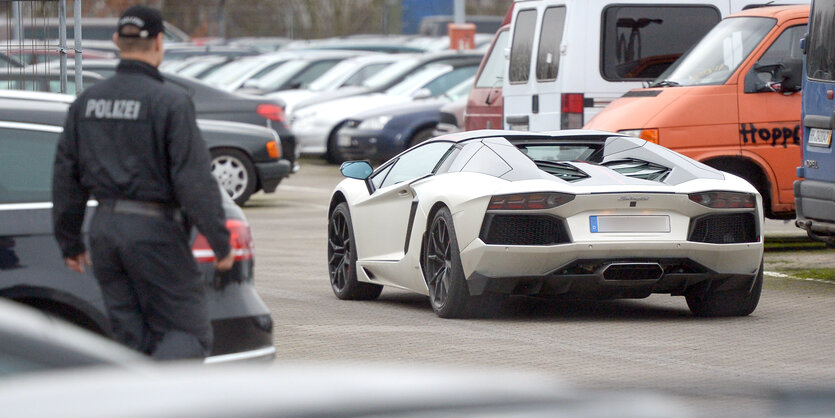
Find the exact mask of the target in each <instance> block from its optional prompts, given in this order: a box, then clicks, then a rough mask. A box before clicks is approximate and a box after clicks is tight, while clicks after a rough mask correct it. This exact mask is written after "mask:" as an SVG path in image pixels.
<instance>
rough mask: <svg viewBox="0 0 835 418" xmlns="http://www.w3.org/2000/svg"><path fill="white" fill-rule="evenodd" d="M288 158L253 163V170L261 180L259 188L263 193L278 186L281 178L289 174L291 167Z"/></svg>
mask: <svg viewBox="0 0 835 418" xmlns="http://www.w3.org/2000/svg"><path fill="white" fill-rule="evenodd" d="M292 164H293V163H292V162H290V160H285V159H281V160H278V161H271V162H268V163H255V171H257V172H258V178H259V179H260V180H261V189H262V190H263V191H264V193H272V192H274V191H275V188H276V187H278V183H280V182H281V179H283V178H284V177H287V176H289V175H290V171H291V169H292Z"/></svg>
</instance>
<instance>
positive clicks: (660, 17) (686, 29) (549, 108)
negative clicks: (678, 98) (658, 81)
mask: <svg viewBox="0 0 835 418" xmlns="http://www.w3.org/2000/svg"><path fill="white" fill-rule="evenodd" d="M766 3H780V4H808V3H809V0H800V1H798V0H794V1H793V0H778V1H777V2H768V1H763V0H664V1H656V0H516V1H515V3H514V8H513V17H512V21H511V27H510V33H511V39H510V47H509V49H508V51H507V54H506V55H507V58H508V59H507V60H506V61H507V63H506V64H507V71H506V73H505V74H506V76H505V77H504V80H503V81H502V90H503V91H502V94H503V96H504V123H503V125H504V128H505V129H512V130H530V131H551V130H557V129H573V128H581V127H582V126H583V125H584V123H585V122H586V121H588V120H590V119H591V118H592V116H594V115H596V114H597V113H598V112H599V111H600V110H601V109H603V108H604V107H605V106H606V105H607V104H609V103H610V102H612V101H613V100H614V99H616V98H618V97H620V96H622V95H623V94H624V93H626V92H627V91H629V90H631V89H635V88H640V87H642V86H643V83H644V82H648V81H652V80H654V79H655V78H656V77H657V76H658V75H660V74H661V73H662V72H663V71H664V70H665V69H666V68H667V67H668V66H669V65H670V64H672V63H673V62H674V61H675V60H676V59H677V58H678V57H679V56H680V55H681V54H682V53H684V52H685V51H686V50H687V49H688V48H690V47H691V46H692V45H694V44H695V43H696V42H698V41H699V39H701V37H702V36H703V35H704V34H706V33H707V32H708V31H709V30H710V29H711V28H712V27H713V26H714V25H716V24H717V23H719V21H720V20H721V19H722V18H723V17H725V16H727V15H728V14H730V13H733V12H737V11H740V10H743V9H746V8H750V7H757V6H762V5H764V4H766Z"/></svg>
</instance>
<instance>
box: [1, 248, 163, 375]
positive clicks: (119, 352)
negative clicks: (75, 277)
mask: <svg viewBox="0 0 835 418" xmlns="http://www.w3.org/2000/svg"><path fill="white" fill-rule="evenodd" d="M0 254H3V244H2V243H0ZM0 259H2V255H0ZM2 262H3V261H0V263H2ZM2 265H3V264H0V266H2ZM150 364H151V363H150V362H149V361H148V358H147V357H145V356H143V355H141V354H139V353H137V352H135V351H133V350H130V349H128V348H127V347H124V346H122V345H120V344H118V343H115V342H113V341H110V340H108V339H105V338H103V337H101V336H100V335H98V334H93V333H91V332H89V331H85V330H83V329H81V328H78V327H77V326H74V325H72V324H69V323H67V322H64V321H62V320H60V319H57V318H55V317H53V316H51V315H49V314H46V313H44V312H41V311H38V310H35V309H32V308H30V307H27V306H24V305H21V304H19V303H15V302H11V301H8V300H5V299H0V377H2V378H7V377H9V376H11V375H17V374H20V373H31V372H42V371H46V370H54V369H67V368H76V367H86V366H110V367H119V368H139V367H150Z"/></svg>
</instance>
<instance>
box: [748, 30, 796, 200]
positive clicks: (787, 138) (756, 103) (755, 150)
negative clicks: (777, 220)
mask: <svg viewBox="0 0 835 418" xmlns="http://www.w3.org/2000/svg"><path fill="white" fill-rule="evenodd" d="M778 30H782V31H780V32H779V34H775V35H773V36H769V37H767V38H766V41H768V40H771V42H770V44H769V45H768V47H767V48H766V49H765V50H764V52H762V55H760V56H759V58H757V60H756V61H755V62H754V63H753V64H751V65H750V66H749V67H747V68H745V69H744V71H745V72H743V73H741V75H743V76H744V79H743V77H740V78H741V80H740V81H743V80H744V81H743V82H740V83H739V85H738V88H739V89H740V93H739V141H740V148H741V154H742V155H744V156H747V157H749V158H751V159H753V160H754V161H757V162H758V163H759V164H760V165H763V166H764V168H765V171H766V176H767V177H768V179H767V180H768V183H769V186H770V190H769V191H768V194H769V196H764V198H767V197H770V199H771V208H772V211H774V212H790V211H792V210H793V209H794V194H793V192H792V184H793V182H794V180H796V176H795V167H796V166H797V161H799V160H800V142H801V134H802V132H801V130H800V80H801V76H802V70H801V68H802V67H801V65H802V53H801V50H800V39H801V38H802V37H803V35H804V34H805V33H806V22H805V19H796V20H794V21H790V22H788V23H786V24H783V25H781V26H780V27H779V28H778ZM789 71H791V72H792V77H793V79H792V81H790V82H789V83H782V84H781V83H780V81H781V80H782V79H783V78H785V76H786V75H787V74H788V72H789ZM793 80H796V83H795V82H794V81H793ZM794 86H796V87H794ZM763 186H765V185H763Z"/></svg>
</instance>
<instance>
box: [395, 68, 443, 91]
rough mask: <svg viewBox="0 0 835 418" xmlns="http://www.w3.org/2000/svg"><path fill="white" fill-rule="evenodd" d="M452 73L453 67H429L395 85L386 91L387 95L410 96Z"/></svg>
mask: <svg viewBox="0 0 835 418" xmlns="http://www.w3.org/2000/svg"><path fill="white" fill-rule="evenodd" d="M450 71H452V66H451V65H446V64H432V65H428V66H426V67H424V68H423V69H422V70H420V71H417V72H414V73H412V74H410V75H409V76H408V77H406V79H404V80H403V81H401V82H399V83H397V84H395V85H394V86H392V87H391V88H390V89H388V90H386V94H390V95H392V96H405V95H409V94H411V93H413V92H415V91H417V90H419V89H420V88H422V87H423V86H425V85H426V84H427V83H429V82H430V81H432V80H434V79H435V78H437V77H438V76H440V75H441V74H444V73H448V72H450Z"/></svg>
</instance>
